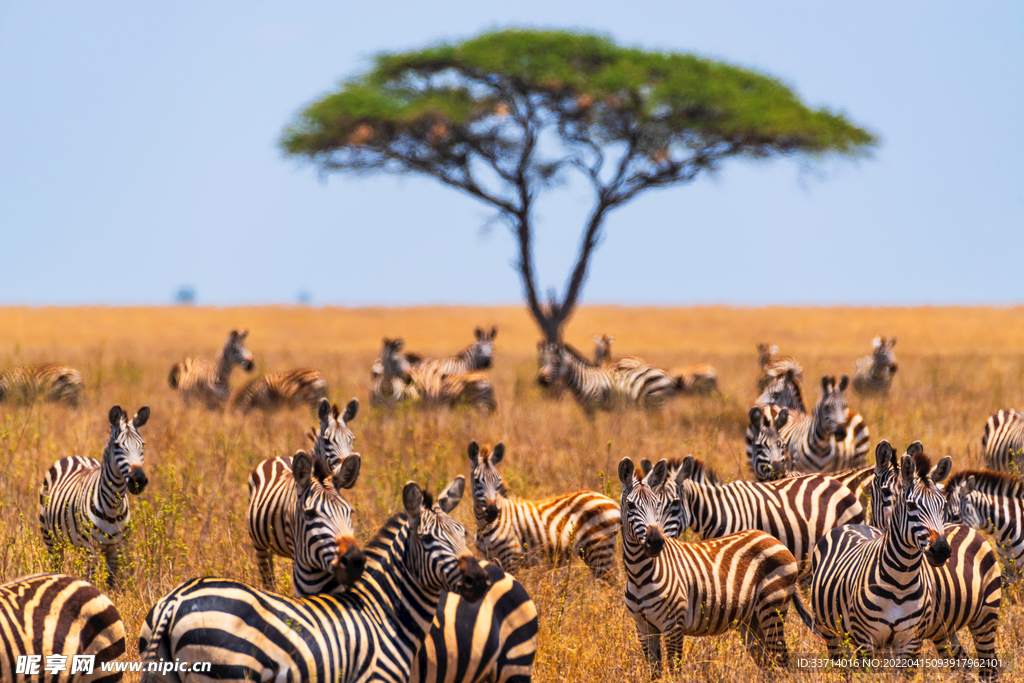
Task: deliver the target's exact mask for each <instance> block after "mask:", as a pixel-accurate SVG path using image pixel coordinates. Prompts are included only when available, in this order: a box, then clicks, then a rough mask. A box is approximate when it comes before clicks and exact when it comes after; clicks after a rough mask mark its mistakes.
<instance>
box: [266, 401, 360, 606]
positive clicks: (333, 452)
mask: <svg viewBox="0 0 1024 683" xmlns="http://www.w3.org/2000/svg"><path fill="white" fill-rule="evenodd" d="M358 412H359V401H358V400H357V399H354V398H353V399H352V400H351V401H349V402H348V405H347V406H346V407H345V413H344V414H341V412H340V411H339V409H338V406H332V405H331V402H330V401H328V400H327V399H326V398H323V399H320V404H319V405H318V406H317V417H319V418H320V429H319V431H317V430H312V431H311V432H310V434H309V437H310V439H312V441H313V452H312V456H313V459H314V460H315V461H316V462H317V463H318V464H322V465H323V466H324V467H325V468H326V469H327V470H328V471H329V472H332V473H333V475H334V487H335V489H337V490H339V491H340V490H341V489H347V488H351V487H352V486H354V485H355V483H356V480H357V479H358V477H359V469H360V466H361V465H362V460H361V458H360V456H359V454H358V453H356V452H355V448H354V443H355V435H353V434H352V431H351V430H350V429H349V428H348V423H350V422H351V421H352V420H354V419H355V417H356V414H357V413H358ZM293 464H294V461H293V459H292V458H267V459H266V460H264V461H263V462H261V463H260V464H258V465H256V467H255V468H253V470H252V472H251V473H250V474H249V508H248V511H247V519H248V526H249V537H250V538H251V539H252V545H253V548H254V549H255V550H256V556H257V559H258V561H259V569H260V579H261V581H262V582H263V587H264V588H267V589H271V588H273V587H274V584H275V581H274V555H275V554H276V555H280V556H282V557H287V558H292V557H294V555H295V544H294V538H295V536H294V532H293V527H292V523H293V521H294V519H295V505H296V494H295V480H294V478H293V476H292V467H293ZM346 505H347V504H346ZM349 514H351V512H349Z"/></svg>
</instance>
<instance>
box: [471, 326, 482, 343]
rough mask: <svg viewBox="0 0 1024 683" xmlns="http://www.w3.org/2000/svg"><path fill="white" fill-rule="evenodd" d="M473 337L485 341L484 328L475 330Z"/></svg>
mask: <svg viewBox="0 0 1024 683" xmlns="http://www.w3.org/2000/svg"><path fill="white" fill-rule="evenodd" d="M473 336H474V337H476V340H477V341H480V340H481V339H483V338H484V331H483V328H480V327H478V328H476V329H475V330H473Z"/></svg>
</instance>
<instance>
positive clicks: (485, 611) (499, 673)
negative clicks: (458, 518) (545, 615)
mask: <svg viewBox="0 0 1024 683" xmlns="http://www.w3.org/2000/svg"><path fill="white" fill-rule="evenodd" d="M480 566H481V567H483V569H484V571H485V572H487V576H488V577H489V578H490V583H491V587H490V588H489V589H488V590H487V593H486V594H484V597H483V599H482V600H480V602H478V603H471V602H468V601H466V600H463V599H462V598H460V597H459V596H458V594H456V593H442V594H441V600H440V603H439V604H438V607H437V613H436V614H435V615H434V621H433V623H432V624H431V626H430V632H429V633H428V634H427V638H426V640H425V641H424V642H423V647H421V648H420V649H419V652H417V653H416V661H415V662H414V664H413V670H412V678H411V679H410V681H411V682H412V683H446V682H447V683H490V682H492V681H493V682H495V683H497V682H498V681H501V682H502V683H529V681H530V680H531V678H532V676H533V660H534V657H535V656H536V654H537V627H538V624H537V606H536V605H535V604H534V603H533V600H532V599H531V598H530V596H529V594H528V593H527V592H526V589H525V588H523V585H522V584H521V583H519V582H518V581H516V580H515V578H514V577H513V576H512V575H511V574H509V573H508V572H504V571H502V570H501V569H500V568H498V566H497V565H494V564H491V563H490V562H487V561H486V560H484V561H482V562H481V563H480Z"/></svg>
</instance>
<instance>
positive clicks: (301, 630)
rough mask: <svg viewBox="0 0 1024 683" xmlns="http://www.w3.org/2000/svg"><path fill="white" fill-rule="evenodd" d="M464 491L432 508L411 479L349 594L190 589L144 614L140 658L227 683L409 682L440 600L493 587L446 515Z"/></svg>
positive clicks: (475, 597) (449, 492)
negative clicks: (203, 670)
mask: <svg viewBox="0 0 1024 683" xmlns="http://www.w3.org/2000/svg"><path fill="white" fill-rule="evenodd" d="M464 490H465V479H464V478H463V477H458V478H457V479H455V481H453V482H452V483H451V484H449V486H448V487H447V488H446V489H445V490H444V491H443V492H442V493H441V495H440V496H438V498H437V503H436V504H435V503H434V502H433V500H432V499H431V497H430V496H429V494H425V493H424V491H423V490H422V489H421V488H420V487H419V485H418V484H416V483H415V482H409V483H407V484H406V485H405V488H404V489H403V491H402V502H403V507H404V510H405V511H404V512H400V513H398V514H396V515H394V516H392V517H391V518H390V519H388V520H387V521H386V522H385V523H384V526H383V528H381V530H380V531H378V532H377V534H376V535H375V536H374V538H373V539H372V540H371V541H370V542H369V543H368V544H367V545H366V547H365V548H364V552H365V553H366V567H365V569H364V570H363V574H362V577H361V578H360V579H359V580H358V581H356V583H355V585H353V586H352V587H351V588H350V589H348V590H347V591H344V592H335V593H322V594H318V595H314V596H310V597H308V598H292V597H288V596H284V595H279V594H276V593H270V592H266V591H262V590H259V589H257V588H254V587H252V586H249V585H247V584H244V583H241V582H238V581H232V580H230V579H224V578H213V577H207V578H198V579H192V580H190V581H186V582H185V583H183V584H181V585H179V586H178V587H177V588H175V589H173V590H172V591H171V592H170V593H168V594H167V595H165V596H164V597H162V598H161V599H160V600H159V601H158V602H157V603H156V604H155V605H154V606H153V607H152V609H150V610H149V613H148V614H147V615H146V619H145V622H144V623H143V626H142V631H141V634H140V636H139V652H140V653H141V659H142V660H143V661H145V662H150V661H158V660H163V661H177V660H178V659H180V660H182V662H188V663H192V662H211V669H210V672H209V674H208V676H209V677H210V678H212V679H218V680H229V681H250V680H262V681H269V680H275V681H283V680H290V681H308V682H309V683H323V682H325V681H331V682H337V683H355V682H363V681H394V682H398V681H407V680H409V677H410V675H411V674H412V669H413V660H414V656H415V654H416V651H417V649H418V648H419V647H420V646H421V644H422V643H423V640H424V638H425V637H426V634H427V631H428V630H429V628H430V624H431V619H432V618H433V617H434V615H435V613H436V612H437V608H438V604H439V601H440V596H441V593H442V592H443V591H449V592H455V593H458V595H459V597H461V598H462V599H464V600H466V601H468V602H471V603H472V602H477V601H479V600H480V599H481V598H482V597H483V596H484V594H485V593H486V592H487V590H488V588H489V577H488V575H487V573H486V572H485V571H484V570H483V568H482V567H481V566H480V563H479V562H478V561H477V560H476V558H474V557H473V555H472V553H470V551H469V548H467V547H466V540H465V536H466V530H465V528H463V526H462V525H461V524H459V523H458V522H457V521H455V520H454V519H452V518H451V517H450V516H449V513H450V512H451V511H452V510H453V509H454V508H455V506H456V505H458V504H459V501H460V500H461V498H462V494H463V492H464ZM142 680H143V681H149V680H154V679H153V678H146V677H144V678H143V679H142Z"/></svg>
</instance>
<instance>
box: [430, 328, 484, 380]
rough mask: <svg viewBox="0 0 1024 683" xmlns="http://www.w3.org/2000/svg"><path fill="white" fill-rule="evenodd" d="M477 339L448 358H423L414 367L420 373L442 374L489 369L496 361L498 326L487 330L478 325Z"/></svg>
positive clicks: (474, 333)
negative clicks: (495, 339) (495, 342)
mask: <svg viewBox="0 0 1024 683" xmlns="http://www.w3.org/2000/svg"><path fill="white" fill-rule="evenodd" d="M473 336H474V337H476V341H475V342H474V343H472V344H470V345H469V346H467V347H466V348H464V349H462V351H460V352H459V353H457V354H456V355H454V356H448V357H447V358H421V359H418V360H414V361H413V367H414V368H417V369H418V370H419V372H420V373H423V374H426V373H439V374H442V375H464V374H466V373H467V372H476V371H477V370H487V369H488V368H490V367H491V364H492V363H493V362H494V338H495V337H497V336H498V328H497V327H491V329H490V330H485V329H483V328H482V327H478V328H476V329H475V330H473Z"/></svg>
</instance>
